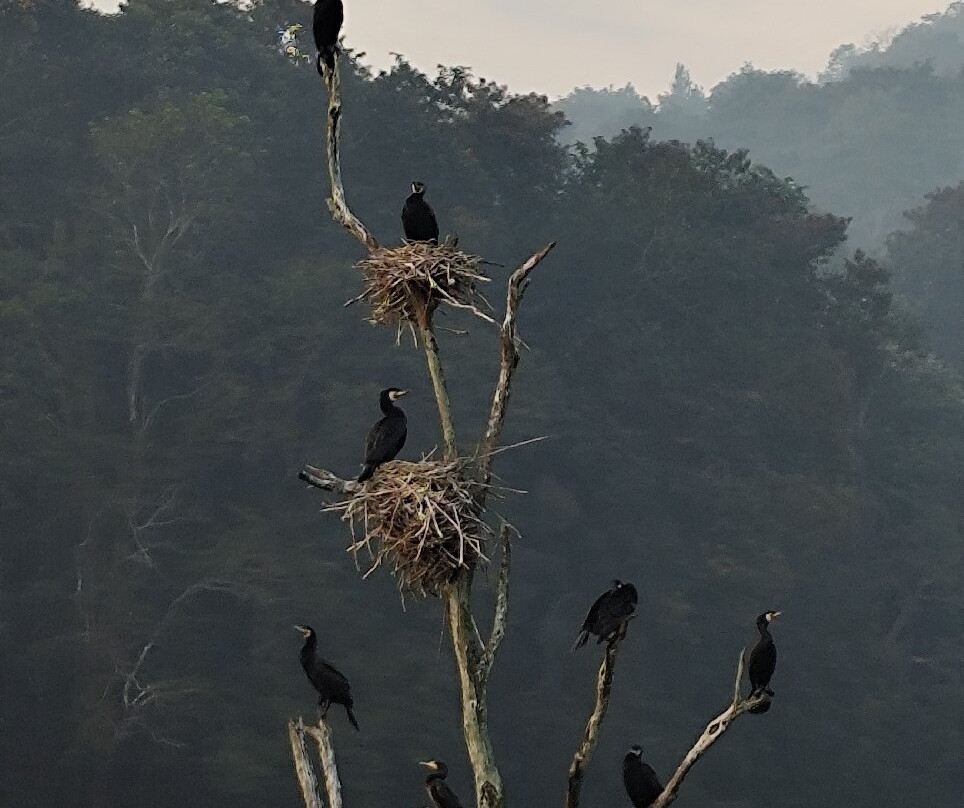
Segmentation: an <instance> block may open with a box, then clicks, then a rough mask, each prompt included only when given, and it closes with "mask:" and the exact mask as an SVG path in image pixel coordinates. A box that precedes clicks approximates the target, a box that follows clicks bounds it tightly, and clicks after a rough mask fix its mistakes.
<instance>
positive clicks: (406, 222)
mask: <svg viewBox="0 0 964 808" xmlns="http://www.w3.org/2000/svg"><path fill="white" fill-rule="evenodd" d="M402 227H403V228H405V238H407V239H408V240H409V241H430V242H432V244H438V222H437V221H436V219H435V211H434V210H432V206H431V205H430V204H429V203H428V202H426V201H425V184H424V183H421V182H418V181H416V182H413V183H412V193H411V194H410V195H409V197H408V199H406V200H405V204H404V205H403V206H402Z"/></svg>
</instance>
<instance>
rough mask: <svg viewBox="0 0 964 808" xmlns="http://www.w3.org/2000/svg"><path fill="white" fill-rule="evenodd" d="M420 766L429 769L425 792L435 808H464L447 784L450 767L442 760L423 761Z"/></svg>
mask: <svg viewBox="0 0 964 808" xmlns="http://www.w3.org/2000/svg"><path fill="white" fill-rule="evenodd" d="M418 765H419V766H424V767H425V768H427V769H429V773H428V775H427V776H426V778H425V791H426V792H428V798H429V799H430V800H431V801H432V805H433V806H435V808H462V803H460V802H459V798H458V797H456V796H455V792H454V791H452V789H451V788H449V784H448V783H446V782H445V778H446V777H447V776H448V773H449V767H448V766H446V765H445V764H444V763H442V761H441V760H423V761H421V762H419V764H418Z"/></svg>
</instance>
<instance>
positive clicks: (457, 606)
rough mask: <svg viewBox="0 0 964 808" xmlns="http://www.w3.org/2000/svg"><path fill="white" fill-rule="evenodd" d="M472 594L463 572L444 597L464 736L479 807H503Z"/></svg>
mask: <svg viewBox="0 0 964 808" xmlns="http://www.w3.org/2000/svg"><path fill="white" fill-rule="evenodd" d="M471 592H472V570H462V571H460V572H459V574H458V577H457V578H456V580H455V582H453V583H452V584H451V585H450V586H449V587H448V589H447V590H446V591H445V594H444V597H445V610H446V617H447V618H448V625H449V633H450V634H451V635H452V647H453V649H454V651H455V662H456V665H457V667H458V672H459V684H460V686H461V696H462V733H463V735H464V736H465V747H466V750H467V751H468V753H469V760H470V761H471V763H472V773H473V775H474V777H475V799H476V805H477V806H478V808H504V806H505V791H504V788H503V785H502V775H501V774H499V769H498V767H497V766H496V763H495V752H494V751H493V749H492V741H491V739H490V738H489V726H488V699H487V696H486V685H485V682H484V681H483V680H482V679H481V678H480V676H479V660H480V654H481V649H480V648H479V640H478V632H477V630H476V628H475V621H474V620H473V619H472V611H471V608H470V606H469V602H470V600H471Z"/></svg>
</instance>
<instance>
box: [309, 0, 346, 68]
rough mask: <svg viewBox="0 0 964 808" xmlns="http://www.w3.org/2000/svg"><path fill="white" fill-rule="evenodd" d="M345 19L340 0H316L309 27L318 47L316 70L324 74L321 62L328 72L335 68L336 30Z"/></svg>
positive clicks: (339, 28)
mask: <svg viewBox="0 0 964 808" xmlns="http://www.w3.org/2000/svg"><path fill="white" fill-rule="evenodd" d="M344 20H345V9H344V8H343V7H342V4H341V0H316V2H315V14H314V18H313V19H312V22H311V29H312V31H313V33H314V35H315V47H316V48H317V49H318V63H317V66H318V72H319V73H320V74H321V75H322V76H324V75H325V74H324V73H323V72H322V69H321V63H322V62H324V63H325V66H326V67H327V68H328V70H329V72H330V71H332V70H334V69H335V53H336V52H337V51H338V32H339V31H341V24H342V23H343V22H344Z"/></svg>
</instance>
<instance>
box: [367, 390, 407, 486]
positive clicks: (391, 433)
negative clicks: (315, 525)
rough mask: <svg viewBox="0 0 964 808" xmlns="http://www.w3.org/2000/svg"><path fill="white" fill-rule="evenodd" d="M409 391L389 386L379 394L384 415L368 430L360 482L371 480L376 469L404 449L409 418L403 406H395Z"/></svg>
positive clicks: (379, 401)
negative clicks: (402, 408) (406, 416)
mask: <svg viewBox="0 0 964 808" xmlns="http://www.w3.org/2000/svg"><path fill="white" fill-rule="evenodd" d="M407 392H408V391H407V390H399V389H398V388H397V387H389V388H387V389H385V390H382V392H381V393H380V394H379V396H378V406H379V407H381V409H382V413H383V416H382V418H380V419H379V420H378V421H376V422H375V425H374V426H373V427H372V428H371V429H370V430H368V439H367V440H366V441H365V467H364V468H363V469H362V473H361V474H359V475H358V482H360V483H363V482H365V480H370V479H371V477H372V475H373V474H374V473H375V469H377V468H378V467H379V466H380V465H381V464H382V463H387V462H388V461H389V460H394V459H395V457H396V455H397V454H398V453H399V452H400V451H402V447H403V446H404V445H405V438H407V437H408V420H407V419H406V418H405V413H404V412H402V410H401V408H400V407H396V406H395V402H396V401H397V400H398V399H399V398H401V397H402V396H404V395H405V394H406V393H407Z"/></svg>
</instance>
